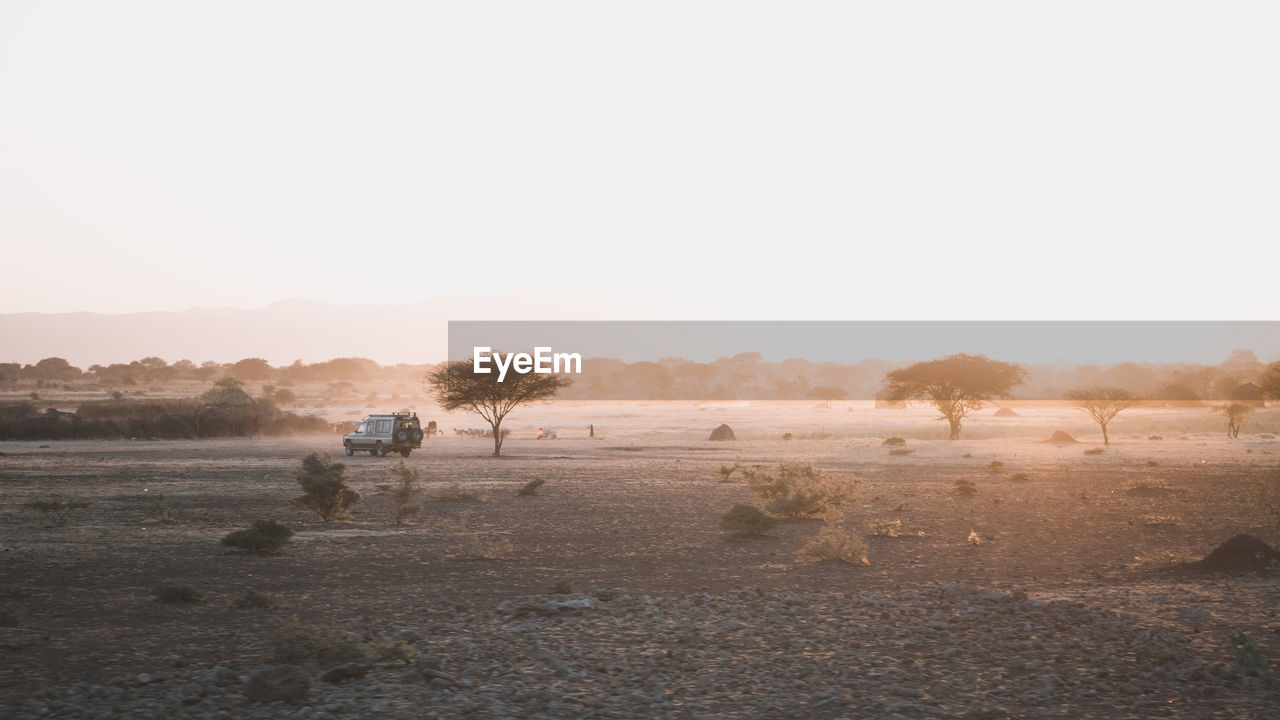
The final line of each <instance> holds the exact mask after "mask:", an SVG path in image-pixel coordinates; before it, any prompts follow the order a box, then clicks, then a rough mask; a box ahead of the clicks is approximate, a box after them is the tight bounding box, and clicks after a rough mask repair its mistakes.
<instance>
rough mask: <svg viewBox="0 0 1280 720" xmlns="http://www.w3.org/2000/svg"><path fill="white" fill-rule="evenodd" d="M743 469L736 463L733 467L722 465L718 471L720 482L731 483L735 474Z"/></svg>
mask: <svg viewBox="0 0 1280 720" xmlns="http://www.w3.org/2000/svg"><path fill="white" fill-rule="evenodd" d="M741 469H742V466H741V465H739V464H738V463H734V464H732V465H721V466H720V468H719V469H718V470H716V475H719V476H720V482H729V480H730V479H732V478H733V474H734V473H736V472H738V471H739V470H741Z"/></svg>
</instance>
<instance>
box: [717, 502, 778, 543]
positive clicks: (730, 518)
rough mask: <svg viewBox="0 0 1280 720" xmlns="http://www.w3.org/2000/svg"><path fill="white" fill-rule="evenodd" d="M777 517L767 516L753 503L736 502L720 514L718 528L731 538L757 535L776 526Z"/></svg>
mask: <svg viewBox="0 0 1280 720" xmlns="http://www.w3.org/2000/svg"><path fill="white" fill-rule="evenodd" d="M777 525H778V519H777V518H774V517H769V516H768V515H766V514H764V513H763V512H761V511H760V508H758V507H756V506H755V505H746V504H744V503H738V504H736V505H734V506H733V507H731V508H729V512H727V513H725V514H724V515H722V516H720V529H721V530H724V531H725V532H726V533H728V534H729V537H732V538H744V537H758V536H760V535H763V534H765V533H767V532H769V531H770V530H772V529H773V528H775V527H777Z"/></svg>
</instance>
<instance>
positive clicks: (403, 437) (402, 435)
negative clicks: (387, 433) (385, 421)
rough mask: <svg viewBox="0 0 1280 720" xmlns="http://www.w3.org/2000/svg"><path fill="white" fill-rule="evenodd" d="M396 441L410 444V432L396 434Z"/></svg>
mask: <svg viewBox="0 0 1280 720" xmlns="http://www.w3.org/2000/svg"><path fill="white" fill-rule="evenodd" d="M396 440H397V441H399V442H408V441H409V431H408V430H401V431H400V432H398V433H396Z"/></svg>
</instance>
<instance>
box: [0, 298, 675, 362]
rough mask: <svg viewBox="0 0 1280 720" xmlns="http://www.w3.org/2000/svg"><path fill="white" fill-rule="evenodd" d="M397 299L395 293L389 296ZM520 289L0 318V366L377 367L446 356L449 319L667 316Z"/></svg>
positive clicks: (651, 307) (659, 308)
mask: <svg viewBox="0 0 1280 720" xmlns="http://www.w3.org/2000/svg"><path fill="white" fill-rule="evenodd" d="M387 296H388V300H392V299H393V298H394V296H395V292H394V289H390V290H389V291H388V293H387ZM604 300H605V301H603V302H602V301H601V298H600V296H599V293H598V292H596V291H592V290H577V289H565V288H541V287H539V288H527V289H522V290H517V291H511V292H505V293H499V294H494V295H484V296H481V295H451V296H442V297H438V298H433V299H430V300H422V301H416V302H407V303H404V304H395V303H393V302H389V303H388V304H385V305H337V304H331V303H325V302H318V301H310V300H287V301H283V302H278V303H275V304H273V305H269V306H267V307H264V308H256V309H242V308H192V309H190V310H182V311H176V312H140V313H122V314H104V313H95V312H72V313H9V314H0V338H3V340H2V341H0V362H19V363H24V364H25V363H34V362H36V361H37V360H39V359H41V358H46V357H62V358H66V359H67V360H68V361H70V362H71V364H72V365H76V366H79V367H82V368H88V367H89V366H90V365H94V364H99V365H107V364H109V363H115V362H129V361H132V360H137V359H138V358H141V357H146V356H156V357H160V358H164V359H165V360H167V361H168V362H174V361H177V360H181V359H188V360H193V361H195V362H197V363H199V362H203V361H206V360H215V361H218V362H231V361H235V360H239V359H242V358H246V357H261V358H266V359H267V360H268V361H270V362H271V364H273V365H281V364H288V363H291V362H293V361H294V360H298V359H301V360H303V361H305V362H316V361H320V360H328V359H331V358H335V357H367V358H371V359H373V360H376V361H378V362H379V363H382V364H384V365H391V364H395V363H402V362H404V363H433V362H439V361H441V360H443V359H444V358H445V355H446V353H447V345H448V322H449V321H450V320H498V319H501V320H591V319H601V320H603V319H626V318H639V317H644V318H653V317H660V316H663V315H665V316H668V317H670V316H674V315H675V314H676V313H675V312H674V311H673V310H672V308H669V307H664V306H663V305H662V304H661V303H657V304H655V303H653V302H652V300H651V299H650V298H645V297H639V296H636V297H629V296H627V295H626V294H619V293H618V292H617V291H611V292H610V293H609V294H608V297H607V298H605V299H604Z"/></svg>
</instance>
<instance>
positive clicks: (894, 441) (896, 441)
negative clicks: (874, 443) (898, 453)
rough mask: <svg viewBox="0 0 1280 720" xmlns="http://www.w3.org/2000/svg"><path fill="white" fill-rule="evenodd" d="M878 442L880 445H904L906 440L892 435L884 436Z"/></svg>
mask: <svg viewBox="0 0 1280 720" xmlns="http://www.w3.org/2000/svg"><path fill="white" fill-rule="evenodd" d="M880 444H881V445H906V444H907V441H906V438H900V437H898V436H896V435H895V436H894V437H888V438H885V439H884V442H882V443H880Z"/></svg>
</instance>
